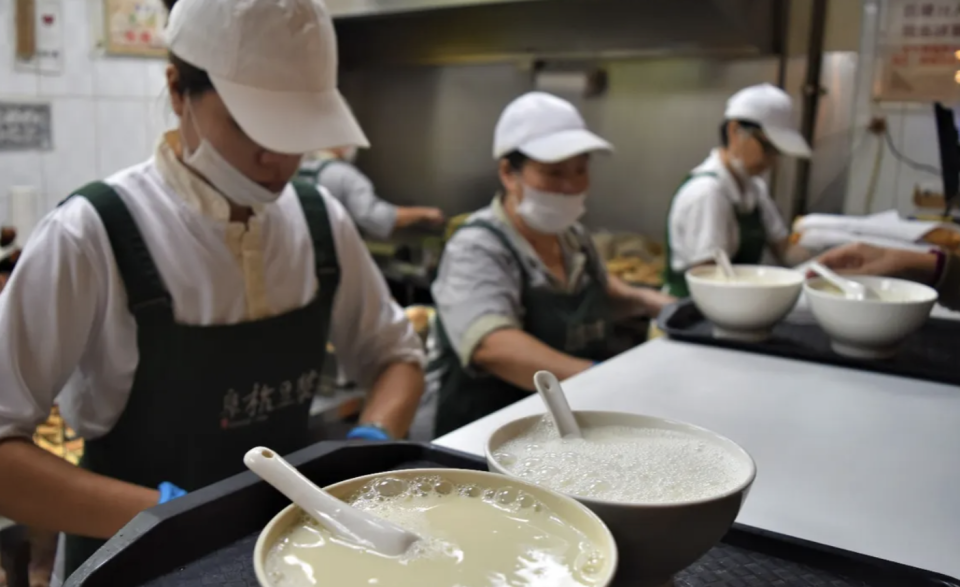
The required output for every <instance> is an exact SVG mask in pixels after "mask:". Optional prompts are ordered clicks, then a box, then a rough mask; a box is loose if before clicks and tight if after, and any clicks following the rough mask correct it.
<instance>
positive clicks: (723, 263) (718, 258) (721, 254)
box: [713, 248, 737, 279]
mask: <svg viewBox="0 0 960 587" xmlns="http://www.w3.org/2000/svg"><path fill="white" fill-rule="evenodd" d="M713 262H714V263H716V264H717V267H719V268H720V271H721V272H722V273H723V276H724V277H726V278H727V279H736V277H737V272H736V271H734V270H733V264H732V263H731V262H730V257H728V256H727V252H726V251H724V250H723V249H721V248H716V249H714V250H713Z"/></svg>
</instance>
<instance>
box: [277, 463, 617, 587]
mask: <svg viewBox="0 0 960 587" xmlns="http://www.w3.org/2000/svg"><path fill="white" fill-rule="evenodd" d="M503 483H504V485H503V486H502V487H500V488H497V489H492V488H481V487H478V486H475V485H455V484H453V483H451V482H450V481H448V480H445V479H444V478H442V477H440V476H425V477H419V478H414V479H401V478H393V477H378V478H376V479H374V480H372V481H371V482H369V483H368V484H367V485H366V486H365V487H364V488H363V489H361V490H360V491H359V492H357V493H356V494H355V495H354V496H352V497H351V498H350V499H349V503H351V504H352V505H353V506H354V507H358V508H361V509H363V510H366V511H370V512H372V513H374V514H376V515H377V516H380V517H382V518H384V519H387V520H390V521H392V522H394V523H396V524H398V525H400V526H402V527H404V528H408V529H409V530H411V531H413V532H416V533H417V534H419V535H420V536H421V537H423V538H424V540H422V541H420V542H418V543H417V544H416V545H414V546H413V547H412V548H411V549H410V551H409V552H407V553H406V554H405V555H403V556H402V557H398V558H394V557H385V556H381V555H379V554H374V553H371V552H370V551H367V550H365V549H363V548H358V547H357V546H355V545H349V544H347V543H345V542H343V541H342V540H341V539H339V538H337V537H334V536H332V535H331V534H330V533H329V531H328V530H327V529H326V528H324V527H323V526H321V525H320V524H319V523H317V522H316V521H314V520H312V519H310V518H307V517H306V516H304V518H303V519H302V520H301V521H300V522H299V523H298V524H295V525H294V526H293V527H292V528H291V529H289V530H287V531H286V532H285V533H284V534H283V535H282V536H281V537H280V539H279V541H278V542H277V544H276V545H275V546H274V547H273V548H272V549H271V550H270V552H269V554H268V555H267V559H266V565H265V570H266V572H267V575H268V576H269V577H270V578H271V580H272V587H307V586H309V587H314V586H317V585H319V586H321V587H322V586H329V587H341V586H353V585H377V586H380V587H389V586H395V587H414V586H416V587H421V586H435V587H454V586H457V585H469V586H471V587H485V586H490V587H494V586H499V585H516V586H531V587H532V586H542V587H577V586H589V585H595V584H596V583H597V582H598V578H599V577H600V576H601V573H602V572H603V571H605V568H606V564H605V560H604V556H603V555H602V554H601V553H600V552H599V551H598V550H597V548H596V547H595V546H594V545H593V544H591V543H590V541H589V539H588V538H587V537H586V536H585V535H584V534H583V533H582V532H580V531H579V530H577V529H576V528H575V527H573V525H571V524H570V523H569V522H567V521H566V520H564V519H563V518H561V517H560V516H558V515H557V513H556V512H553V511H551V510H550V509H549V508H548V507H547V506H546V505H545V504H543V503H541V502H540V501H538V500H537V499H535V498H534V497H533V496H531V495H529V494H527V493H524V492H522V491H520V490H518V489H517V488H516V487H512V486H511V485H510V481H509V480H508V479H506V478H504V481H503Z"/></svg>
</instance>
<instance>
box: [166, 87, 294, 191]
mask: <svg viewBox="0 0 960 587" xmlns="http://www.w3.org/2000/svg"><path fill="white" fill-rule="evenodd" d="M186 108H187V111H189V112H190V122H191V124H192V125H193V132H195V133H197V136H198V137H200V146H199V147H197V150H196V151H193V152H191V151H190V148H189V147H188V146H187V141H186V140H185V139H184V138H183V136H182V135H181V138H180V142H181V143H182V144H183V162H184V163H186V164H187V165H189V166H190V167H191V168H193V169H194V170H195V171H196V172H197V173H199V174H200V175H202V176H203V177H204V178H205V179H206V180H207V181H208V182H210V185H212V186H213V187H215V188H216V189H217V191H218V192H220V193H221V194H223V195H224V197H226V198H227V199H228V200H230V201H231V202H233V203H234V204H237V205H238V206H254V205H257V204H270V203H272V202H276V201H277V199H278V198H279V197H280V193H278V192H273V191H271V190H268V189H267V188H265V187H263V186H262V185H260V184H258V183H257V182H255V181H253V180H252V179H250V178H249V177H247V176H246V175H244V174H242V173H240V171H238V170H237V168H236V167H234V166H233V165H231V164H230V163H229V162H228V161H227V160H226V159H224V158H223V155H221V154H220V153H219V152H218V151H217V150H216V149H215V148H214V147H213V145H211V144H210V142H209V141H208V140H207V139H205V138H204V137H203V134H202V133H201V132H200V128H199V127H198V126H197V121H196V118H195V115H194V114H193V110H192V109H191V108H190V99H189V98H187V104H186Z"/></svg>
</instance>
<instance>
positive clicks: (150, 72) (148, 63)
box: [143, 59, 167, 101]
mask: <svg viewBox="0 0 960 587" xmlns="http://www.w3.org/2000/svg"><path fill="white" fill-rule="evenodd" d="M143 69H144V79H145V83H146V86H145V89H144V97H145V98H149V99H151V100H155V99H163V101H167V62H166V60H163V59H145V60H143Z"/></svg>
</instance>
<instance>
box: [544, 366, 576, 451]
mask: <svg viewBox="0 0 960 587" xmlns="http://www.w3.org/2000/svg"><path fill="white" fill-rule="evenodd" d="M533 384H534V385H535V386H536V388H537V391H538V392H539V393H540V398H541V399H543V403H545V404H547V411H549V412H550V415H551V416H553V421H554V423H555V424H556V425H557V432H559V433H560V438H583V434H582V433H581V432H580V426H579V425H577V419H576V418H575V417H574V416H573V411H572V410H571V409H570V404H569V403H567V396H566V395H564V393H563V388H562V387H560V382H559V381H558V380H557V376H556V375H554V374H553V373H551V372H550V371H537V372H536V373H535V374H534V375H533Z"/></svg>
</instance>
